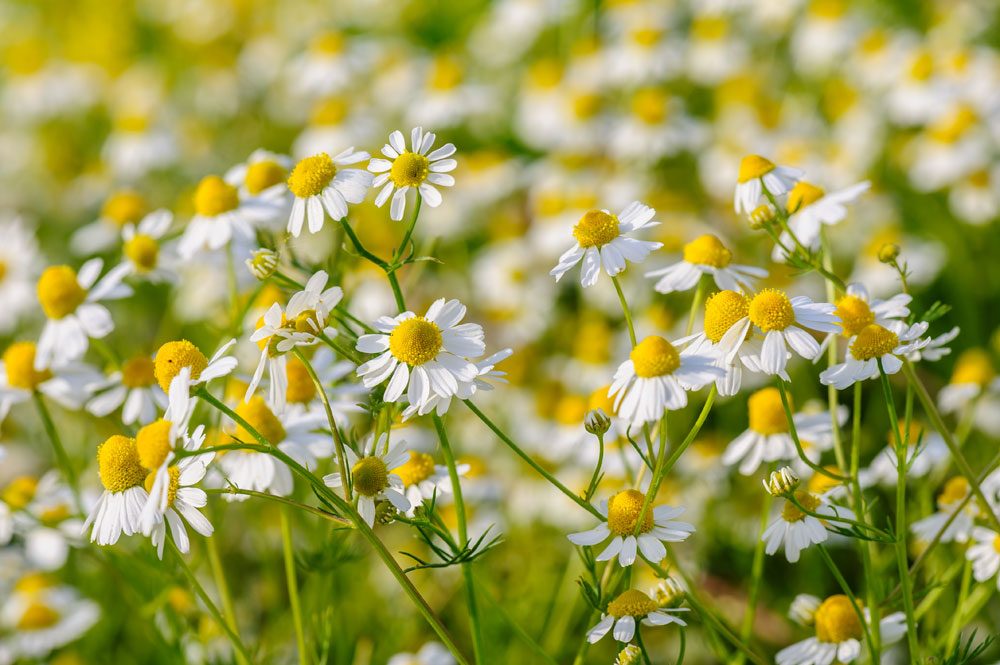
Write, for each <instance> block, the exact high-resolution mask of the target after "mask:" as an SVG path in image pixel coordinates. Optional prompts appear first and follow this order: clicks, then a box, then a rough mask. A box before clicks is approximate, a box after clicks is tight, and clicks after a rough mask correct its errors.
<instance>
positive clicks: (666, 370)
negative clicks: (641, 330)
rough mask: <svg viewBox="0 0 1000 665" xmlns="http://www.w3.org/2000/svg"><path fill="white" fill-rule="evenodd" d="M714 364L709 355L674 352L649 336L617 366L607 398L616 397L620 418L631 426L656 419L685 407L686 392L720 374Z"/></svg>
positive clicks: (654, 337) (664, 343)
mask: <svg viewBox="0 0 1000 665" xmlns="http://www.w3.org/2000/svg"><path fill="white" fill-rule="evenodd" d="M715 363H716V359H715V358H714V357H712V356H707V355H696V354H694V353H689V352H687V351H684V352H678V351H677V349H676V348H675V347H674V345H673V344H671V343H670V342H668V341H667V340H665V339H663V338H662V337H659V336H656V335H651V336H649V337H647V338H646V339H644V340H642V341H641V342H639V344H637V345H636V347H635V348H634V349H632V351H631V353H630V354H629V359H628V360H626V361H625V362H623V363H622V364H621V365H619V366H618V369H617V371H615V376H614V381H613V382H612V383H611V388H610V389H609V390H608V396H609V397H615V396H616V397H615V403H614V408H615V411H616V412H617V413H618V416H619V417H620V418H623V419H625V420H628V421H630V422H633V423H647V422H652V421H655V420H659V419H660V418H661V417H662V416H663V412H664V411H676V410H677V409H683V408H684V407H685V406H687V401H688V400H687V391H688V390H699V389H701V388H703V387H705V386H706V385H708V384H709V383H712V382H713V381H715V380H716V379H717V378H719V377H720V376H722V375H723V374H724V372H723V370H721V369H719V368H718V367H716V366H715Z"/></svg>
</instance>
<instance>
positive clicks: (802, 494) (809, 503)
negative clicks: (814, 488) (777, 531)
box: [781, 490, 819, 522]
mask: <svg viewBox="0 0 1000 665" xmlns="http://www.w3.org/2000/svg"><path fill="white" fill-rule="evenodd" d="M795 500H796V501H798V502H799V504H800V505H801V506H802V508H805V509H806V510H808V511H809V512H811V513H814V512H816V508H817V507H818V506H819V499H817V498H816V497H815V496H813V495H812V494H810V493H809V492H806V491H805V490H799V491H797V492H796V493H795ZM805 517H806V513H804V512H803V511H802V509H801V508H799V507H798V506H796V505H795V504H794V503H792V502H791V501H789V500H787V499H786V500H785V505H784V507H782V509H781V519H783V520H785V521H786V522H798V521H801V520H803V519H805Z"/></svg>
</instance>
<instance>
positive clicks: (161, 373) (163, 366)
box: [153, 339, 208, 392]
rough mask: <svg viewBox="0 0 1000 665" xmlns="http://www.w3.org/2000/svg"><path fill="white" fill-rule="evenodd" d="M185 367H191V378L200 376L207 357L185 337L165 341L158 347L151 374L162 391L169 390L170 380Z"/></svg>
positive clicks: (206, 362) (205, 365)
mask: <svg viewBox="0 0 1000 665" xmlns="http://www.w3.org/2000/svg"><path fill="white" fill-rule="evenodd" d="M185 367H190V368H191V379H192V380H194V379H197V378H198V377H199V376H201V373H202V371H203V370H204V369H205V368H206V367H208V358H206V357H205V354H203V353H202V352H201V351H199V350H198V347H197V346H195V345H194V344H192V343H191V342H189V341H187V340H186V339H181V340H177V341H175V342H167V343H166V344H164V345H163V346H161V347H160V350H159V351H157V352H156V360H155V361H154V365H153V374H154V375H155V376H156V381H157V382H158V383H159V384H160V387H161V388H163V392H169V391H170V382H171V381H173V380H174V377H175V376H177V375H178V374H180V371H181V370H182V369H184V368H185Z"/></svg>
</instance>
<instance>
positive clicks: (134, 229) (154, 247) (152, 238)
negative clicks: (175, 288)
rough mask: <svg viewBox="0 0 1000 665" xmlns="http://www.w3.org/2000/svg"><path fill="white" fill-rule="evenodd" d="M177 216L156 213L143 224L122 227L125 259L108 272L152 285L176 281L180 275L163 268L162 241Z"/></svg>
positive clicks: (144, 220)
mask: <svg viewBox="0 0 1000 665" xmlns="http://www.w3.org/2000/svg"><path fill="white" fill-rule="evenodd" d="M173 221H174V216H173V214H172V213H171V212H170V211H169V210H155V211H153V212H151V213H149V214H148V215H146V216H145V217H143V218H142V220H141V221H140V222H139V224H138V225H137V226H136V225H133V224H126V225H125V226H124V227H122V243H123V244H122V255H123V256H124V260H123V261H122V262H121V263H119V264H118V265H117V266H115V267H114V268H112V269H111V271H110V272H109V273H108V274H109V275H110V274H114V275H115V276H116V277H117V278H118V279H122V278H124V277H128V276H129V275H137V276H139V277H142V278H144V279H148V280H150V281H152V282H166V281H173V280H174V279H175V278H176V274H175V273H174V272H173V271H171V270H169V269H167V268H165V267H164V266H163V260H162V259H163V254H162V249H163V247H162V242H161V241H162V239H163V236H164V235H166V233H167V231H169V230H170V225H171V224H172V223H173Z"/></svg>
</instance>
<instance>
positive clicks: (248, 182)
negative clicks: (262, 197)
mask: <svg viewBox="0 0 1000 665" xmlns="http://www.w3.org/2000/svg"><path fill="white" fill-rule="evenodd" d="M287 177H288V173H287V172H286V171H285V167H284V166H282V165H281V164H279V163H278V162H275V161H272V160H270V159H262V160H261V161H259V162H254V163H253V164H251V165H250V166H248V167H247V172H246V175H245V176H244V177H243V185H244V186H245V187H246V188H247V191H248V192H250V193H251V194H254V195H256V194H260V193H261V192H263V191H264V190H265V189H269V188H271V187H274V186H275V185H277V184H278V183H279V182H283V181H284V180H285V178H287Z"/></svg>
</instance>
